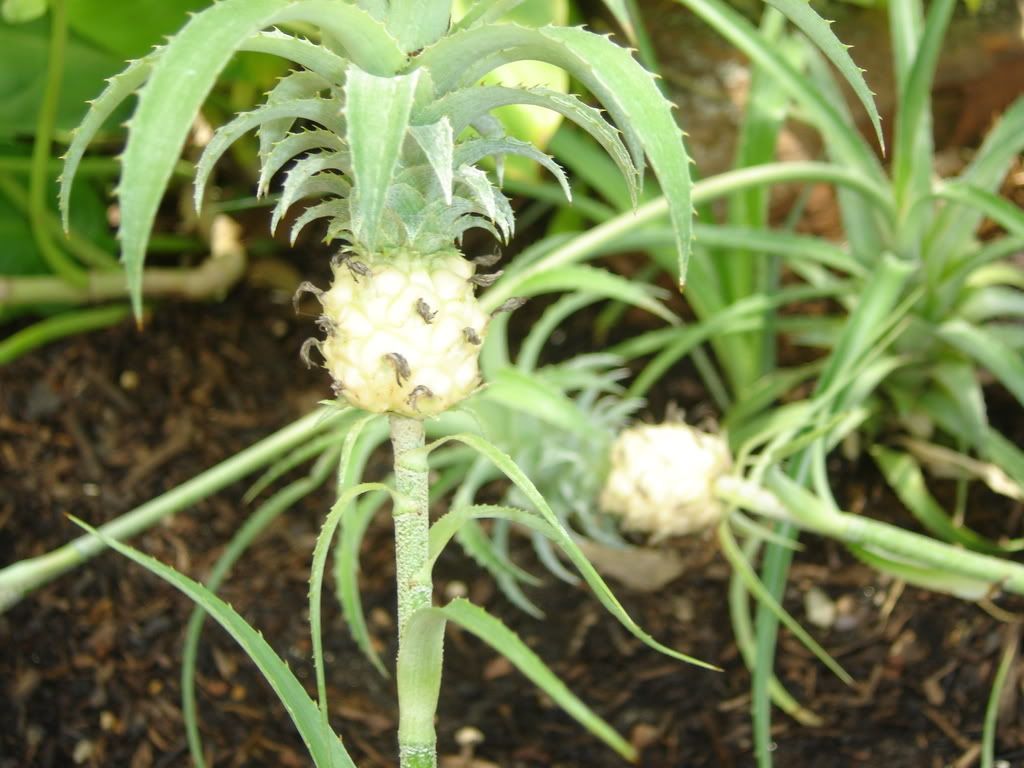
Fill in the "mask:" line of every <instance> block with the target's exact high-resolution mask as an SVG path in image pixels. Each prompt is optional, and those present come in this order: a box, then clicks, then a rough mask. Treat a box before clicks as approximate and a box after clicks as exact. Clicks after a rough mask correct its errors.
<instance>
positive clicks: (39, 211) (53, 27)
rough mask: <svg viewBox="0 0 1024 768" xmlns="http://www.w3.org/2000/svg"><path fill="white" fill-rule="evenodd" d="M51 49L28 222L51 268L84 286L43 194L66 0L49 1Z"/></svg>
mask: <svg viewBox="0 0 1024 768" xmlns="http://www.w3.org/2000/svg"><path fill="white" fill-rule="evenodd" d="M50 14H51V16H50V50H49V61H48V62H47V67H46V88H45V90H44V91H43V103H42V105H41V106H40V107H39V118H38V120H37V122H36V137H35V143H34V144H33V145H32V171H31V173H30V174H29V221H30V222H31V223H32V235H33V237H35V241H36V246H37V247H38V248H39V251H40V253H42V255H43V258H44V259H46V263H47V264H48V265H49V267H50V269H52V270H53V271H54V273H56V274H57V275H60V277H62V278H63V279H65V280H67V281H68V282H69V283H71V284H73V285H84V284H85V281H86V274H85V271H84V270H83V269H82V268H81V267H79V266H78V265H77V264H75V263H74V262H73V261H72V260H71V259H70V258H69V257H68V255H67V254H66V253H64V251H62V250H61V249H60V248H58V247H57V245H56V243H54V242H53V240H52V239H51V237H50V231H49V230H48V229H47V227H46V213H47V206H46V193H47V190H48V189H49V178H48V177H47V175H46V169H47V166H48V165H49V161H50V142H51V141H52V140H53V129H54V126H55V125H56V122H57V108H58V107H59V105H60V86H61V79H62V78H63V77H64V50H65V47H66V43H67V36H68V19H67V6H66V4H65V0H52V2H51V3H50Z"/></svg>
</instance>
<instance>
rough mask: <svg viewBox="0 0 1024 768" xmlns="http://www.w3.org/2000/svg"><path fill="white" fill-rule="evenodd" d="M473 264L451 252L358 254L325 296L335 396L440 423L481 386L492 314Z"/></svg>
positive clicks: (343, 263) (341, 267)
mask: <svg viewBox="0 0 1024 768" xmlns="http://www.w3.org/2000/svg"><path fill="white" fill-rule="evenodd" d="M474 272H475V266H474V265H473V264H472V263H471V262H470V261H467V260H466V259H465V258H464V257H463V256H462V254H461V253H459V252H458V251H456V250H454V249H452V250H444V251H439V252H436V253H432V254H427V255H423V254H420V253H416V252H414V251H410V250H406V249H395V250H388V251H384V252H381V253H367V252H363V251H359V250H353V251H351V252H350V253H348V254H346V255H345V258H343V259H341V260H339V261H337V262H336V264H335V266H334V281H333V282H332V284H331V287H330V289H329V290H328V291H326V292H325V293H323V294H322V295H321V296H320V301H321V304H322V305H323V320H322V325H323V327H324V328H325V330H327V333H328V336H327V338H326V339H325V340H324V341H323V343H322V344H321V345H320V348H321V351H322V352H323V356H324V367H325V368H327V370H328V371H329V372H330V374H331V376H332V377H333V378H334V382H335V389H336V391H337V392H338V393H339V394H340V395H341V396H342V397H344V398H346V399H347V400H348V401H349V402H350V403H351V404H352V405H354V406H356V407H357V408H362V409H363V410H366V411H372V412H374V413H398V414H402V415H404V416H409V417H411V418H425V417H428V416H433V415H436V414H438V413H441V412H442V411H445V410H447V409H448V408H451V407H452V406H453V405H455V404H456V403H458V402H459V401H461V400H463V399H464V398H466V397H468V396H469V395H470V394H472V393H473V391H474V390H476V389H477V387H478V386H479V385H480V371H479V366H478V362H477V361H478V357H479V350H480V344H481V343H482V341H483V338H484V335H485V333H486V330H487V325H488V322H489V320H490V317H489V316H488V315H487V314H486V313H485V312H484V311H483V310H482V309H480V306H479V304H478V302H477V299H476V296H475V295H474V287H475V286H474V284H473V283H472V282H471V278H472V277H473V274H474Z"/></svg>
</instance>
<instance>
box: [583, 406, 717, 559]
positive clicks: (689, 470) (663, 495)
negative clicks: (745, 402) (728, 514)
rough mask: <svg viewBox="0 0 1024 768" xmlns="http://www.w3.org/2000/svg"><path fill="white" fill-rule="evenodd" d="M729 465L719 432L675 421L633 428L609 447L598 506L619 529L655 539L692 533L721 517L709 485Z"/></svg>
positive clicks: (712, 483)
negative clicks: (613, 518)
mask: <svg viewBox="0 0 1024 768" xmlns="http://www.w3.org/2000/svg"><path fill="white" fill-rule="evenodd" d="M731 468H732V458H731V456H730V454H729V446H728V444H727V443H726V441H725V438H724V437H723V436H721V435H713V434H709V433H707V432H702V431H701V430H699V429H695V428H693V427H690V426H688V425H686V424H678V423H675V424H672V423H666V424H658V425H643V426H638V427H632V428H630V429H626V430H623V431H622V433H620V435H619V436H618V438H616V440H615V443H614V444H613V445H612V449H611V470H610V472H609V473H608V478H607V480H606V481H605V485H604V488H603V489H602V491H601V499H600V503H601V508H602V509H603V510H604V511H605V512H607V513H609V514H611V515H615V516H617V517H620V518H621V519H622V528H623V530H627V531H636V532H640V533H647V534H651V535H652V536H653V538H655V539H660V538H665V537H667V536H679V535H683V534H688V533H694V532H696V531H700V530H703V529H705V528H707V527H709V526H711V525H714V524H715V523H716V522H718V521H719V520H720V519H721V517H722V514H723V513H724V505H723V504H722V502H721V501H719V499H718V498H717V497H716V496H715V492H714V486H715V481H716V480H717V479H718V478H719V477H721V476H722V475H724V474H726V473H727V472H729V470H730V469H731Z"/></svg>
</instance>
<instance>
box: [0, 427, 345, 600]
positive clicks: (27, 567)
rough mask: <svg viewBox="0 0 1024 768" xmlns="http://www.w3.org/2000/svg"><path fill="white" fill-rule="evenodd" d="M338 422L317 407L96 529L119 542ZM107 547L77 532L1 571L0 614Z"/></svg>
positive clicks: (270, 461)
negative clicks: (76, 536) (43, 552)
mask: <svg viewBox="0 0 1024 768" xmlns="http://www.w3.org/2000/svg"><path fill="white" fill-rule="evenodd" d="M335 420H336V416H335V415H334V414H332V413H331V411H330V409H327V408H321V409H318V410H316V411H313V413H311V414H309V415H307V416H304V417H303V418H301V419H299V420H298V421H296V422H293V423H292V424H289V425H288V426H287V427H285V428H284V429H282V430H279V431H278V432H275V433H274V434H272V435H270V436H269V437H267V438H265V439H263V440H261V441H260V442H258V443H256V444H255V445H253V446H251V447H249V448H247V449H245V450H244V451H242V452H241V453H237V454H235V455H234V456H232V457H231V458H230V459H227V460H226V461H222V462H221V463H220V464H218V465H217V466H215V467H212V468H211V469H208V470H207V471H206V472H203V473H202V474H201V475H198V476H196V477H194V478H192V479H191V480H189V481H188V482H186V483H182V484H181V485H179V486H178V487H177V488H174V489H172V490H170V491H168V492H167V493H165V494H163V495H162V496H158V497H157V498H155V499H153V500H151V501H148V502H146V503H145V504H143V505H142V506H140V507H136V508H135V509H133V510H132V511H131V512H128V513H126V514H124V515H121V516H120V517H118V518H117V519H116V520H112V521H111V522H109V523H107V524H106V525H104V526H102V527H101V528H100V529H99V530H100V531H101V532H102V533H103V534H104V535H105V536H107V537H109V538H112V539H116V540H119V541H120V540H123V539H127V538H130V537H132V536H135V535H136V534H139V533H141V532H142V531H145V530H146V529H148V528H150V527H152V526H153V525H154V524H156V523H157V522H159V521H160V520H162V519H164V518H165V517H168V516H169V515H172V514H174V513H175V512H178V511H180V510H182V509H185V508H186V507H189V506H191V505H193V504H195V503H196V502H199V501H202V500H203V499H205V498H206V497H208V496H210V495H212V494H214V493H216V492H217V491H219V490H221V489H222V488H224V487H226V486H228V485H230V484H231V483H233V482H235V481H236V480H240V479H241V478H243V477H245V476H246V475H249V474H251V473H252V472H255V471H256V470H257V469H259V468H260V467H264V466H266V465H267V464H271V463H273V462H274V461H276V460H277V459H278V458H279V457H280V456H281V455H282V454H284V453H285V452H287V451H289V450H291V449H292V448H294V447H295V446H297V445H300V444H301V443H304V442H306V441H307V440H309V439H310V438H311V437H313V436H314V435H316V434H317V433H319V432H320V431H322V430H324V429H326V428H327V427H328V426H329V425H330V424H332V423H333V422H334V421H335ZM105 549H106V547H105V545H104V544H103V542H102V541H101V540H100V539H99V538H97V537H95V536H92V535H85V536H80V537H78V538H77V539H75V540H74V541H71V542H69V543H67V544H65V545H64V546H62V547H60V548H58V549H55V550H53V551H52V552H48V553H46V554H45V555H39V556H38V557H33V558H30V559H28V560H22V561H20V562H17V563H14V564H12V565H9V566H7V567H6V568H3V569H2V570H0V613H3V612H4V611H6V610H7V609H8V608H10V607H11V606H13V605H14V604H16V603H17V602H18V601H19V600H21V598H23V597H25V595H27V594H28V593H29V592H32V591H33V590H35V589H38V588H39V587H41V586H43V585H44V584H48V583H49V582H51V581H53V580H54V579H56V578H57V577H58V576H61V575H63V574H65V573H67V572H68V571H70V570H72V569H74V568H76V567H78V566H79V565H81V564H82V563H84V562H86V561H87V560H89V559H91V558H93V557H95V556H96V555H98V554H99V553H100V552H103V551H104V550H105Z"/></svg>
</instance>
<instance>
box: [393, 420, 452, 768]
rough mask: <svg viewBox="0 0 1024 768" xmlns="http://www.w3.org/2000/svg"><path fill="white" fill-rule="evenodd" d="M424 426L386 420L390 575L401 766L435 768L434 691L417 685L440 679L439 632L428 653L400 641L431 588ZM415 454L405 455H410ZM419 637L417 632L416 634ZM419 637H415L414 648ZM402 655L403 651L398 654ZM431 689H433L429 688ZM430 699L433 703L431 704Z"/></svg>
mask: <svg viewBox="0 0 1024 768" xmlns="http://www.w3.org/2000/svg"><path fill="white" fill-rule="evenodd" d="M424 442H425V432H424V429H423V422H421V421H419V420H417V419H409V418H406V417H404V416H398V415H392V416H391V444H392V446H393V448H394V462H395V485H396V487H397V490H398V496H397V500H396V502H395V506H394V512H393V516H394V521H395V573H396V576H395V578H396V582H397V588H398V659H399V663H398V669H397V683H398V690H399V721H398V744H399V754H400V760H401V767H402V768H435V767H436V765H437V735H436V733H435V731H434V713H435V711H436V709H437V690H436V689H433V688H434V687H433V686H432V685H422V684H421V681H423V680H427V679H429V680H439V679H440V662H441V643H442V642H443V637H444V635H443V632H441V631H434V632H430V633H429V635H428V637H429V642H430V645H431V646H433V647H432V648H431V649H430V650H431V652H427V653H423V652H420V649H419V648H417V652H416V653H409V652H408V649H406V648H405V643H406V641H407V640H410V639H411V638H408V637H407V630H408V629H409V620H410V618H412V617H413V616H414V615H415V614H416V612H417V611H420V610H422V609H425V608H430V606H431V603H432V589H431V585H430V581H429V577H428V579H427V581H426V582H424V580H423V575H422V574H423V573H424V571H425V570H426V568H425V566H426V565H427V563H428V562H429V557H430V547H429V542H430V516H429V515H430V504H429V495H428V492H429V483H428V479H427V472H428V468H427V459H426V454H425V453H424V452H423V451H417V449H419V448H422V447H423V445H424ZM414 451H416V453H413V454H412V455H410V453H411V452H414ZM417 634H419V633H417ZM423 642H424V640H423V638H421V637H417V638H415V641H414V644H415V645H417V646H419V645H421V644H422V643H423ZM403 651H405V652H403ZM432 689H433V690H432ZM430 699H432V700H430Z"/></svg>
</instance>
